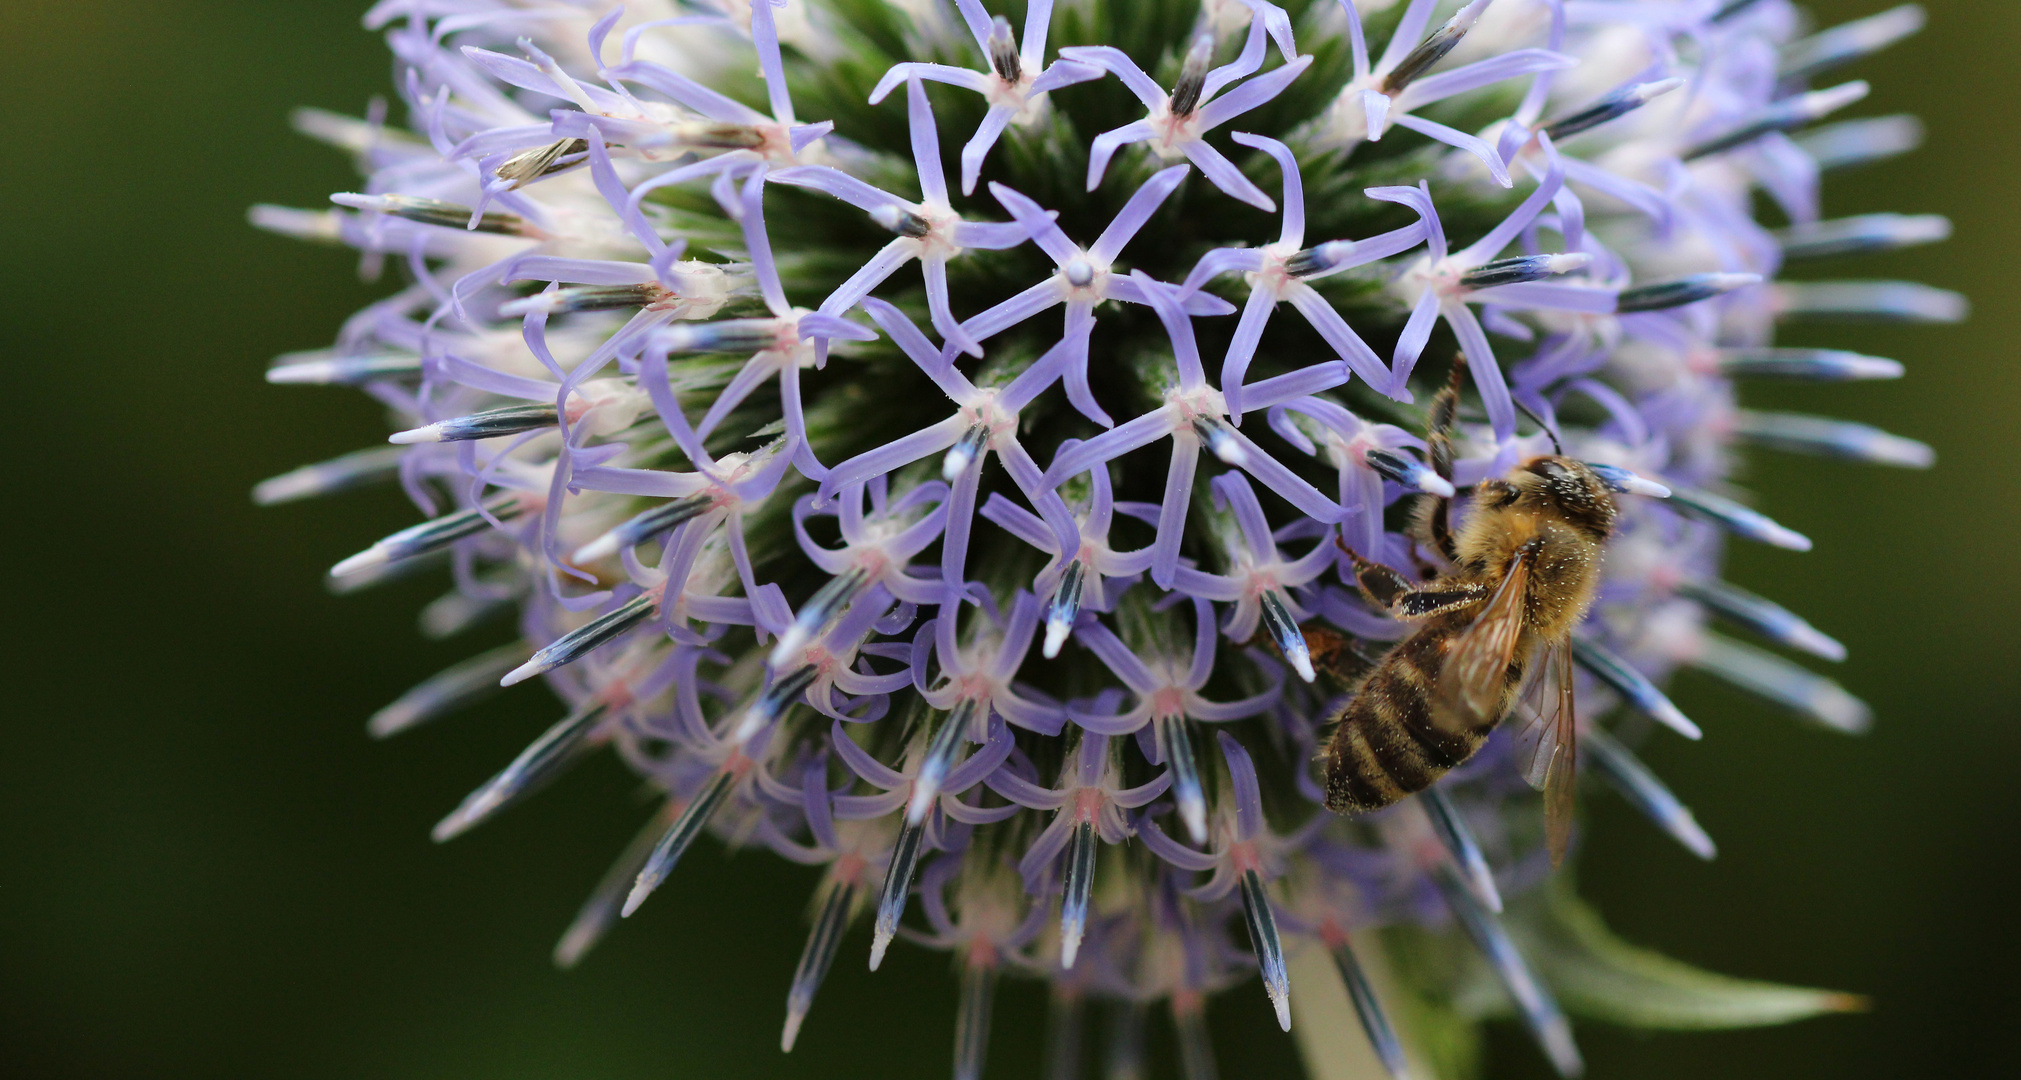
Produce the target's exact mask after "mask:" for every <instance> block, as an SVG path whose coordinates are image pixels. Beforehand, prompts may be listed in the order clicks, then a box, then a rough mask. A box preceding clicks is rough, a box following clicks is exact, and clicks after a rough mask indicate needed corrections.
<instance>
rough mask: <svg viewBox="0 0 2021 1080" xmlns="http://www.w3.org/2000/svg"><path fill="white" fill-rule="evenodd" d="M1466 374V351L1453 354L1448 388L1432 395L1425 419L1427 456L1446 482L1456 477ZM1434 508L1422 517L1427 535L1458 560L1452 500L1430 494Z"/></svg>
mask: <svg viewBox="0 0 2021 1080" xmlns="http://www.w3.org/2000/svg"><path fill="white" fill-rule="evenodd" d="M1466 377H1467V354H1466V353H1463V352H1462V353H1454V354H1453V373H1452V377H1451V378H1449V379H1447V380H1446V385H1445V388H1444V389H1442V390H1440V391H1439V392H1438V396H1436V397H1434V398H1432V406H1431V412H1430V415H1429V416H1427V417H1426V421H1425V459H1426V460H1427V461H1428V462H1429V463H1430V465H1431V467H1432V471H1433V472H1435V473H1437V474H1438V475H1439V479H1441V480H1444V481H1445V482H1447V483H1449V484H1450V483H1452V480H1453V424H1454V423H1456V422H1457V421H1458V418H1459V412H1460V385H1461V384H1462V383H1464V382H1465V381H1466ZM1430 498H1432V499H1434V500H1435V501H1434V502H1433V503H1432V507H1431V512H1430V513H1427V514H1426V515H1425V516H1424V518H1423V519H1422V522H1423V525H1424V531H1425V539H1426V540H1427V541H1428V542H1429V544H1430V545H1431V547H1432V548H1433V549H1434V550H1436V551H1438V552H1439V553H1440V554H1442V555H1444V556H1445V557H1446V558H1447V559H1448V560H1449V561H1452V562H1458V561H1459V550H1458V548H1456V547H1455V546H1454V544H1453V531H1452V500H1451V499H1448V498H1440V497H1439V496H1430Z"/></svg>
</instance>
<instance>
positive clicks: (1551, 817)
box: [1544, 641, 1579, 868]
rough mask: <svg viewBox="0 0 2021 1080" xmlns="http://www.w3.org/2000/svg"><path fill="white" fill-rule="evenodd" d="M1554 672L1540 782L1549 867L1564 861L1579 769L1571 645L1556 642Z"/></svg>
mask: <svg viewBox="0 0 2021 1080" xmlns="http://www.w3.org/2000/svg"><path fill="white" fill-rule="evenodd" d="M1556 651H1557V654H1558V657H1557V659H1558V663H1557V665H1556V668H1557V670H1556V671H1555V672H1553V673H1552V677H1553V678H1555V680H1556V681H1557V684H1558V715H1557V716H1555V717H1553V718H1552V719H1551V722H1550V724H1549V725H1547V726H1548V727H1549V729H1550V731H1551V756H1550V759H1549V764H1548V766H1547V772H1546V774H1545V779H1544V837H1545V839H1546V841H1547V843H1548V844H1549V846H1550V849H1551V866H1552V867H1553V868H1555V867H1557V866H1558V865H1560V864H1561V863H1563V862H1564V861H1565V849H1566V847H1567V846H1569V845H1570V843H1571V840H1572V801H1573V800H1572V796H1573V793H1574V792H1575V791H1576V790H1577V787H1578V784H1577V773H1578V766H1579V719H1578V715H1577V713H1576V712H1574V711H1573V701H1572V643H1571V642H1570V641H1563V642H1559V643H1558V645H1557V646H1556Z"/></svg>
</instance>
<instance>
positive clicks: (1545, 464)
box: [1529, 457, 1572, 480]
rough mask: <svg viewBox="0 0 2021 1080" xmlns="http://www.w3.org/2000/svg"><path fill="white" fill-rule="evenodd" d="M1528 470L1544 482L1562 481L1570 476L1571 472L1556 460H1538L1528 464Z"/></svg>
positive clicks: (1544, 458) (1542, 458)
mask: <svg viewBox="0 0 2021 1080" xmlns="http://www.w3.org/2000/svg"><path fill="white" fill-rule="evenodd" d="M1529 469H1530V471H1531V472H1533V473H1536V474H1537V475H1538V476H1541V477H1543V478H1544V479H1546V480H1563V479H1565V478H1566V477H1568V476H1570V475H1572V470H1570V469H1567V468H1566V467H1565V466H1564V465H1563V464H1562V463H1560V462H1559V461H1558V459H1556V458H1548V457H1541V458H1538V459H1537V460H1535V461H1532V462H1530V464H1529Z"/></svg>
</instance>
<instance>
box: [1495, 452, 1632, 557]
mask: <svg viewBox="0 0 2021 1080" xmlns="http://www.w3.org/2000/svg"><path fill="white" fill-rule="evenodd" d="M1509 481H1510V483H1512V484H1514V485H1515V487H1516V490H1517V491H1518V492H1519V498H1520V499H1521V500H1522V501H1523V502H1528V503H1531V504H1532V505H1535V506H1538V507H1540V508H1542V509H1546V510H1549V511H1550V512H1552V513H1554V514H1556V515H1557V516H1559V517H1562V518H1564V519H1565V520H1566V521H1567V522H1569V523H1571V524H1573V525H1575V526H1578V527H1579V528H1581V529H1584V530H1585V531H1586V532H1588V533H1590V534H1591V535H1592V536H1593V538H1594V539H1596V540H1605V539H1606V538H1607V536H1608V534H1609V533H1611V532H1613V531H1614V496H1613V494H1612V493H1611V492H1610V491H1609V490H1608V487H1607V484H1606V482H1605V481H1603V480H1601V479H1600V477H1599V475H1598V474H1596V473H1595V472H1594V471H1593V470H1592V469H1590V468H1588V467H1587V466H1586V463H1585V462H1583V461H1578V460H1575V459H1573V458H1568V457H1563V456H1560V455H1558V454H1541V455H1539V456H1537V457H1533V458H1531V459H1529V460H1528V461H1525V462H1523V463H1522V464H1521V465H1518V466H1516V468H1515V471H1514V472H1512V473H1510V474H1509Z"/></svg>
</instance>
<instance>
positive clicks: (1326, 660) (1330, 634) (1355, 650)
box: [1298, 619, 1379, 686]
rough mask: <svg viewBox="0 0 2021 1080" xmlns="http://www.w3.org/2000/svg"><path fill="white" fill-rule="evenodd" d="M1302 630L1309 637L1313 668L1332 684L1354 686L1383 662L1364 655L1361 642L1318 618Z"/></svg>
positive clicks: (1306, 638)
mask: <svg viewBox="0 0 2021 1080" xmlns="http://www.w3.org/2000/svg"><path fill="white" fill-rule="evenodd" d="M1298 630H1299V632H1300V633H1301V634H1303V635H1305V649H1306V652H1308V653H1310V654H1311V656H1312V666H1313V667H1314V668H1315V669H1317V670H1318V671H1320V672H1321V673H1323V674H1325V675H1326V676H1328V678H1329V681H1331V682H1335V683H1339V684H1341V685H1342V686H1348V685H1352V684H1353V683H1354V681H1355V680H1356V679H1358V678H1360V677H1361V676H1362V675H1363V674H1364V673H1366V672H1367V671H1368V669H1369V668H1372V667H1374V666H1375V663H1376V659H1379V658H1371V657H1370V656H1369V655H1368V654H1367V653H1366V652H1364V651H1363V650H1362V646H1361V642H1360V640H1359V639H1357V638H1354V637H1352V636H1350V635H1347V634H1343V633H1341V632H1340V631H1338V630H1335V629H1334V628H1332V627H1330V626H1328V625H1326V624H1325V623H1323V622H1320V621H1318V620H1317V619H1315V620H1313V621H1311V622H1308V623H1305V624H1303V625H1301V626H1299V628H1298Z"/></svg>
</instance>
